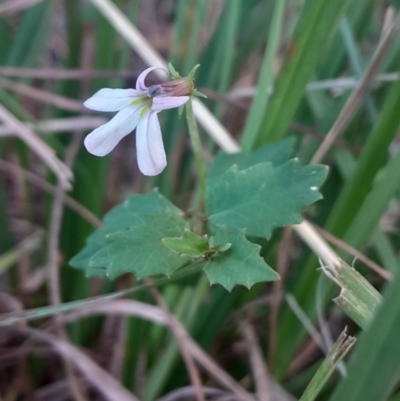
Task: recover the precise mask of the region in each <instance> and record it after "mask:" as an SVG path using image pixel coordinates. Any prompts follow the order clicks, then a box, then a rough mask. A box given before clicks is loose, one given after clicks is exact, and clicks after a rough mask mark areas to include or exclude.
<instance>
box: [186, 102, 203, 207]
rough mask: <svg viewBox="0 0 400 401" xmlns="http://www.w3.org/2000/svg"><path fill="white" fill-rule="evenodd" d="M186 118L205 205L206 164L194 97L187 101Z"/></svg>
mask: <svg viewBox="0 0 400 401" xmlns="http://www.w3.org/2000/svg"><path fill="white" fill-rule="evenodd" d="M186 119H187V123H188V128H189V135H190V140H191V141H192V147H193V152H194V157H195V160H196V164H197V170H198V171H197V173H198V176H199V181H200V194H201V202H202V205H204V203H205V199H206V178H207V174H206V164H205V162H204V159H203V155H202V151H201V142H200V135H199V130H198V128H197V123H196V119H195V118H194V113H193V104H192V99H189V101H188V102H187V103H186Z"/></svg>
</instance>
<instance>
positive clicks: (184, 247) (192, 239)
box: [162, 230, 210, 258]
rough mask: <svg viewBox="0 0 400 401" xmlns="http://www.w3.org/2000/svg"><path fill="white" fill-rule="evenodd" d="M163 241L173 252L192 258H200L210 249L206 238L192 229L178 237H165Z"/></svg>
mask: <svg viewBox="0 0 400 401" xmlns="http://www.w3.org/2000/svg"><path fill="white" fill-rule="evenodd" d="M162 242H163V244H164V245H165V246H166V247H167V248H168V249H170V250H171V251H172V252H175V253H178V254H180V255H185V256H189V257H191V258H199V257H200V256H202V255H204V254H205V253H206V252H207V251H209V249H210V247H209V245H208V240H207V239H206V238H204V237H199V236H198V235H196V234H195V233H192V232H191V231H190V230H185V231H184V233H183V235H182V236H181V237H178V238H170V237H169V238H163V239H162Z"/></svg>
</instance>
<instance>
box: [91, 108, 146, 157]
mask: <svg viewBox="0 0 400 401" xmlns="http://www.w3.org/2000/svg"><path fill="white" fill-rule="evenodd" d="M141 109H142V108H141V107H136V108H135V107H126V108H125V109H123V110H121V111H120V112H119V113H117V114H116V115H115V116H114V117H113V118H112V119H111V120H110V121H109V122H108V123H106V124H104V125H102V126H100V127H99V128H96V129H95V130H94V131H92V132H91V133H90V134H89V135H88V136H87V137H86V138H85V141H84V143H85V147H86V149H87V151H88V152H89V153H91V154H93V155H95V156H105V155H107V154H108V153H110V152H111V151H112V150H113V149H114V148H115V147H116V146H117V144H118V142H119V141H120V140H121V139H122V138H123V137H124V136H126V135H128V134H129V133H131V132H132V131H133V130H134V129H135V128H136V126H137V124H138V122H139V119H140V111H141Z"/></svg>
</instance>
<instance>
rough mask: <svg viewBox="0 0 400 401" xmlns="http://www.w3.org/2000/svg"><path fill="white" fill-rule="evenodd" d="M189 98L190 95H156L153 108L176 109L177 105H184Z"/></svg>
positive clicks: (156, 109) (159, 109)
mask: <svg viewBox="0 0 400 401" xmlns="http://www.w3.org/2000/svg"><path fill="white" fill-rule="evenodd" d="M188 100H189V96H176V97H172V96H155V97H154V98H153V105H152V106H151V109H152V110H154V111H161V110H167V109H174V108H175V107H179V106H182V105H183V104H185V103H186V102H187V101H188Z"/></svg>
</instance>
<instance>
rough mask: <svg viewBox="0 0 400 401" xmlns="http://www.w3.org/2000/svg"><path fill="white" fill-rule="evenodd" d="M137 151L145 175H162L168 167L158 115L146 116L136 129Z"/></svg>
mask: <svg viewBox="0 0 400 401" xmlns="http://www.w3.org/2000/svg"><path fill="white" fill-rule="evenodd" d="M136 151H137V159H138V164H139V169H140V171H141V172H142V173H143V174H144V175H150V176H153V175H157V174H160V173H161V172H162V171H163V170H164V168H165V166H166V165H167V157H166V155H165V150H164V144H163V140H162V135H161V128H160V123H159V122H158V117H157V113H154V112H150V113H147V114H146V115H144V116H143V117H142V118H141V119H140V121H139V124H138V126H137V129H136Z"/></svg>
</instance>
